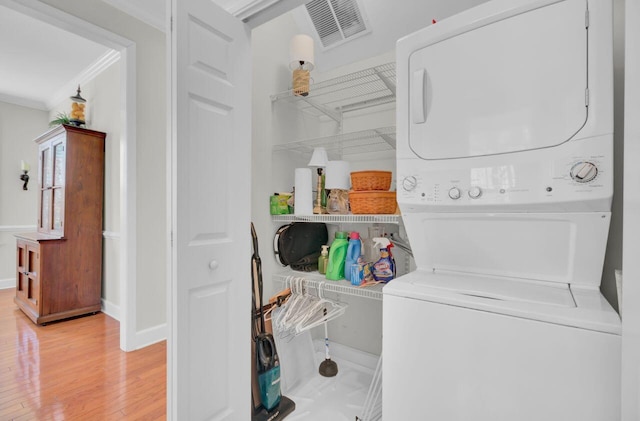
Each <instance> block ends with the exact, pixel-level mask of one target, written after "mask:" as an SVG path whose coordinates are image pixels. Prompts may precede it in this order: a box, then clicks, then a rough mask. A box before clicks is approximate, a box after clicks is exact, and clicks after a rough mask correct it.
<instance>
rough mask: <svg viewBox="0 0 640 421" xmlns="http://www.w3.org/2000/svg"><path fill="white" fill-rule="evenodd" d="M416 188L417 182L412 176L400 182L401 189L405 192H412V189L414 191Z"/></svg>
mask: <svg viewBox="0 0 640 421" xmlns="http://www.w3.org/2000/svg"><path fill="white" fill-rule="evenodd" d="M417 186H418V180H417V179H416V178H415V177H414V176H412V175H410V176H408V177H405V178H404V179H403V180H402V188H403V189H404V190H405V191H412V190H413V189H415V188H416V187H417Z"/></svg>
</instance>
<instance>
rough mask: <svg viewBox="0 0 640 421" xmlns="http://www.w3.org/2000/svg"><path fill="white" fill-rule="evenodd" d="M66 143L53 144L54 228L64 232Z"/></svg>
mask: <svg viewBox="0 0 640 421" xmlns="http://www.w3.org/2000/svg"><path fill="white" fill-rule="evenodd" d="M65 156H66V155H65V143H64V142H63V141H61V142H59V143H55V144H54V145H53V185H52V186H51V187H52V192H53V193H52V194H53V197H52V200H53V208H52V212H53V218H52V221H51V222H52V230H53V231H56V232H60V233H62V228H63V215H64V173H65Z"/></svg>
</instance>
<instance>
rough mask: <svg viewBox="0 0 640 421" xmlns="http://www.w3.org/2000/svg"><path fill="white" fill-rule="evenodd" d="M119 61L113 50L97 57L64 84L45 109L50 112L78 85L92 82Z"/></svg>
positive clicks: (49, 100)
mask: <svg viewBox="0 0 640 421" xmlns="http://www.w3.org/2000/svg"><path fill="white" fill-rule="evenodd" d="M118 60H120V52H119V51H115V50H110V51H107V52H106V53H105V54H103V55H102V56H101V57H99V58H98V59H97V60H96V61H94V62H93V63H92V64H91V65H90V66H89V67H87V68H86V69H84V70H83V71H82V72H81V73H80V74H78V75H77V76H76V77H74V78H73V79H71V80H70V81H69V82H67V83H65V84H64V85H63V86H62V87H61V88H59V89H58V90H57V91H56V92H55V94H53V95H52V96H51V98H49V99H48V100H47V102H46V109H47V110H52V109H53V108H54V107H56V106H57V105H58V104H60V103H62V101H64V100H66V99H67V98H69V97H70V96H71V94H73V93H74V92H75V91H76V89H77V88H78V85H82V84H84V83H87V82H89V81H91V80H93V79H94V78H95V77H96V76H98V75H99V74H100V73H102V72H103V71H104V70H106V69H107V68H109V66H111V65H112V64H113V63H115V62H117V61H118Z"/></svg>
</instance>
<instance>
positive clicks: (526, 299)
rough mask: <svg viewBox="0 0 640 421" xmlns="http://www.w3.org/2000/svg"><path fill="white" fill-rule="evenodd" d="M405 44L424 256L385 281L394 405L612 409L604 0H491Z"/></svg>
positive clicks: (402, 183)
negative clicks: (603, 285) (606, 287)
mask: <svg viewBox="0 0 640 421" xmlns="http://www.w3.org/2000/svg"><path fill="white" fill-rule="evenodd" d="M396 53H397V74H398V88H397V89H398V91H397V95H398V102H397V173H398V175H397V179H398V186H397V190H398V204H399V206H400V209H401V212H402V218H403V223H404V225H405V228H406V231H407V235H408V237H409V241H410V243H411V247H412V250H413V255H414V258H415V261H416V266H417V268H418V269H417V270H416V271H415V272H412V273H410V274H408V275H405V276H403V277H400V278H398V279H396V280H393V281H391V282H390V283H389V284H388V285H387V286H385V288H384V289H383V294H384V298H383V353H384V360H383V417H384V419H385V420H390V421H392V420H400V419H425V420H437V421H449V420H473V421H484V420H487V421H488V420H491V421H502V420H504V421H507V420H508V421H514V420H517V421H522V420H545V421H546V420H551V421H553V420H558V421H572V420H575V421H609V420H610V421H614V420H618V419H619V417H620V402H619V399H620V398H619V396H620V330H621V327H620V319H619V317H618V315H617V313H616V312H615V311H614V309H613V308H612V307H611V306H610V305H609V303H608V302H607V301H606V299H605V298H604V297H603V296H602V295H601V293H600V291H599V286H600V279H601V276H602V267H603V262H604V255H605V250H606V242H607V236H608V229H609V221H610V209H611V199H612V194H613V82H612V81H613V73H612V71H613V69H612V5H611V1H610V0H493V1H490V2H487V3H484V4H482V5H480V6H478V7H476V8H473V9H470V10H468V11H465V12H463V13H461V14H459V15H456V16H453V17H451V18H448V19H445V20H442V21H439V22H438V23H436V24H433V25H431V26H429V27H427V28H424V29H423V30H420V31H418V32H416V33H415V34H412V35H410V36H408V37H405V38H403V39H401V40H400V41H398V44H397V50H396Z"/></svg>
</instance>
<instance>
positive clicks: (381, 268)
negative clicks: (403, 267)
mask: <svg viewBox="0 0 640 421" xmlns="http://www.w3.org/2000/svg"><path fill="white" fill-rule="evenodd" d="M373 240H374V241H375V242H376V244H378V247H379V248H380V260H378V261H377V262H376V263H374V265H373V277H374V279H375V280H376V281H381V282H389V281H390V280H392V279H393V278H395V276H396V263H395V261H394V260H393V256H392V255H391V247H393V244H392V243H391V241H389V239H388V238H384V237H378V238H374V239H373Z"/></svg>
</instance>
